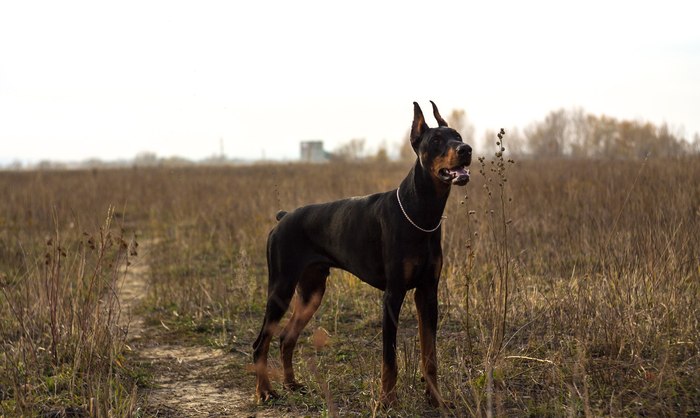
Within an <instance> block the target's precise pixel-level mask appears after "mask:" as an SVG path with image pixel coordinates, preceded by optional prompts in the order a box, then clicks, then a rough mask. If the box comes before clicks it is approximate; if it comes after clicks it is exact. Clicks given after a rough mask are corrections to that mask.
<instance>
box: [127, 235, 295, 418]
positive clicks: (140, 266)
mask: <svg viewBox="0 0 700 418" xmlns="http://www.w3.org/2000/svg"><path fill="white" fill-rule="evenodd" d="M143 247H146V248H143ZM147 247H148V246H147V245H143V244H142V245H141V248H140V249H141V251H140V252H141V255H140V256H139V257H138V258H139V260H138V261H136V262H134V264H133V265H132V266H131V267H129V271H128V273H127V274H126V275H125V277H124V279H123V282H122V283H121V286H120V290H119V295H120V302H121V312H122V313H121V315H122V317H121V324H120V325H121V326H122V327H124V328H126V329H127V330H128V334H127V344H128V346H129V348H130V349H131V350H132V352H131V356H132V358H135V359H136V360H137V361H138V362H139V363H141V364H142V365H144V367H145V368H146V369H147V370H148V373H149V374H150V375H151V377H152V380H151V381H152V385H151V387H150V388H145V389H142V391H141V393H140V399H141V406H140V408H139V409H140V411H138V412H137V413H140V414H143V415H145V416H156V417H268V416H269V417H272V416H284V415H287V414H285V413H284V412H283V411H280V410H269V409H268V410H263V411H260V410H256V406H255V403H254V402H253V398H252V393H253V392H252V377H251V388H237V387H232V382H233V379H232V376H231V373H232V370H233V369H236V368H238V369H239V370H242V369H244V368H245V365H244V364H243V365H234V364H233V363H234V362H238V363H240V362H242V360H241V358H240V356H238V357H236V356H235V355H233V354H231V353H229V352H227V351H224V350H220V349H215V348H212V347H208V346H201V345H199V346H193V345H192V344H187V343H186V342H179V341H177V338H168V332H166V330H164V328H163V327H160V326H149V325H147V324H146V321H144V318H143V317H142V316H139V315H138V314H137V312H138V307H139V305H140V303H141V302H142V300H143V298H144V296H145V295H146V292H147V287H148V283H147V277H148V264H147V260H148V257H147ZM232 366H236V367H232Z"/></svg>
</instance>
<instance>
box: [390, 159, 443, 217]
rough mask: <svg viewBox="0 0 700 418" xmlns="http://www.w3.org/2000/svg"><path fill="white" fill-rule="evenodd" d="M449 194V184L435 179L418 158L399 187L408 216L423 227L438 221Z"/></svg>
mask: <svg viewBox="0 0 700 418" xmlns="http://www.w3.org/2000/svg"><path fill="white" fill-rule="evenodd" d="M449 195H450V186H449V185H446V184H443V183H440V182H438V181H436V180H435V179H434V178H433V177H432V175H431V174H430V172H429V171H428V170H427V169H425V168H423V166H422V165H421V163H420V161H419V160H416V163H415V164H414V166H413V168H411V171H409V172H408V175H407V176H406V178H404V179H403V181H402V182H401V186H400V187H399V196H400V198H401V203H402V204H403V207H404V209H405V210H406V212H407V214H408V216H409V217H411V219H412V220H413V221H414V222H415V223H416V224H418V225H419V226H420V227H422V228H425V229H430V228H433V227H435V225H437V224H438V222H440V219H441V218H442V214H443V212H444V210H445V205H446V204H447V197H448V196H449Z"/></svg>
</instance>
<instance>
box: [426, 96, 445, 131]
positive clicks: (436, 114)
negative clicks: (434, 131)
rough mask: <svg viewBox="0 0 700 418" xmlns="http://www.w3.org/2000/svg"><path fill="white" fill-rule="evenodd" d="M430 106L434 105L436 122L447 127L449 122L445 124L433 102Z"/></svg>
mask: <svg viewBox="0 0 700 418" xmlns="http://www.w3.org/2000/svg"><path fill="white" fill-rule="evenodd" d="M430 104H432V105H433V116H435V120H436V121H437V123H438V126H444V127H447V122H445V119H443V118H442V116H440V112H438V108H437V106H435V103H434V102H433V101H432V100H431V101H430Z"/></svg>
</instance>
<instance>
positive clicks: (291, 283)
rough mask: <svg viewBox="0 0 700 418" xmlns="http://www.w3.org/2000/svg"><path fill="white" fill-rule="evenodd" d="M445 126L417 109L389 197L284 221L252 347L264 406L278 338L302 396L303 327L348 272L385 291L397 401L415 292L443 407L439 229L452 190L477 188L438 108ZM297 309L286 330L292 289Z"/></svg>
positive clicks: (384, 375) (386, 371) (275, 232)
mask: <svg viewBox="0 0 700 418" xmlns="http://www.w3.org/2000/svg"><path fill="white" fill-rule="evenodd" d="M430 103H431V104H432V106H433V115H434V116H435V119H436V120H437V122H438V127H437V128H429V127H428V125H427V124H426V122H425V119H424V118H423V112H422V111H421V108H420V106H418V103H415V102H414V103H413V124H412V126H411V135H410V141H411V147H412V148H413V150H414V151H415V153H416V155H417V157H418V158H417V159H416V162H415V164H414V166H413V168H412V169H411V170H410V171H409V173H408V175H407V176H406V178H404V179H403V181H402V182H401V184H400V186H399V187H398V188H397V189H395V190H391V191H388V192H384V193H376V194H372V195H369V196H364V197H352V198H349V199H343V200H337V201H334V202H329V203H323V204H315V205H309V206H304V207H301V208H298V209H296V210H294V211H292V212H289V213H287V212H284V211H281V212H279V213H278V214H277V220H278V221H279V223H278V224H277V225H276V226H275V228H273V229H272V231H271V232H270V234H269V237H268V240H267V264H268V269H269V282H268V290H267V291H268V296H267V306H266V309H265V318H264V320H263V324H262V329H261V331H260V335H258V338H257V339H256V340H255V343H254V344H253V349H254V353H253V362H254V364H255V371H256V376H257V382H256V396H257V398H258V400H260V401H267V400H268V399H271V398H275V397H277V396H278V395H277V393H276V392H275V391H273V389H272V386H271V384H270V379H269V377H268V373H267V356H268V350H269V347H270V340H271V339H272V337H273V335H275V334H277V333H278V332H279V335H280V354H281V357H282V366H283V371H284V386H285V387H286V388H288V389H291V390H295V389H299V388H302V387H303V386H302V385H300V384H299V383H297V381H296V380H295V378H294V370H293V368H292V355H293V351H294V347H295V346H296V343H297V339H298V338H299V334H300V333H301V331H302V329H304V327H305V326H306V324H307V323H308V322H309V320H310V319H311V316H312V315H313V314H314V312H316V310H317V309H318V307H319V305H320V304H321V299H322V298H323V294H324V292H325V290H326V278H327V276H328V272H329V269H330V268H331V267H333V268H340V269H343V270H346V271H349V272H350V273H352V274H354V275H355V276H357V277H358V278H360V280H362V281H364V282H366V283H368V284H370V285H371V286H374V287H375V288H377V289H380V290H382V291H384V297H383V317H382V334H383V337H382V347H383V349H382V372H381V382H382V391H381V401H382V403H383V404H385V405H391V404H393V403H394V402H395V401H396V392H395V386H396V376H397V365H396V328H397V325H398V319H399V312H400V310H401V305H402V304H403V300H404V296H405V295H406V292H407V291H408V290H410V289H414V288H415V289H416V290H415V303H416V308H417V311H418V331H419V339H420V349H421V370H422V373H423V377H424V379H425V382H426V395H427V396H428V401H429V402H430V403H431V404H432V405H434V406H442V405H444V401H443V399H442V397H441V395H440V391H439V390H438V382H437V355H436V349H435V342H436V331H437V320H438V300H437V291H438V281H439V279H440V271H441V269H442V247H441V244H440V238H441V235H442V234H441V227H440V225H441V223H442V218H443V216H442V214H443V211H444V209H445V204H446V202H447V197H448V195H449V193H450V187H451V186H452V185H457V186H463V185H465V184H467V182H468V181H469V170H468V169H467V167H468V166H469V164H470V163H471V159H472V158H471V156H472V149H471V147H470V146H469V145H467V144H465V143H464V142H462V138H461V137H460V135H459V133H457V131H455V130H454V129H451V128H449V127H448V126H447V123H446V122H445V120H444V119H443V118H442V117H441V116H440V113H439V112H438V109H437V106H436V105H435V103H433V102H432V101H431V102H430ZM295 290H296V292H297V297H296V299H295V306H294V312H293V314H292V317H291V318H290V320H289V322H288V323H287V325H286V326H285V327H284V329H282V330H281V331H279V322H280V320H281V319H282V316H283V315H284V314H285V312H286V311H287V308H288V307H289V304H290V302H291V300H292V296H293V294H294V291H295Z"/></svg>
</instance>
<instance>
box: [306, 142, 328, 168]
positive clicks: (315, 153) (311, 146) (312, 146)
mask: <svg viewBox="0 0 700 418" xmlns="http://www.w3.org/2000/svg"><path fill="white" fill-rule="evenodd" d="M300 145H301V147H300V159H301V161H303V162H307V163H325V162H328V160H329V154H328V153H327V152H326V151H324V150H323V141H301V144H300Z"/></svg>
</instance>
